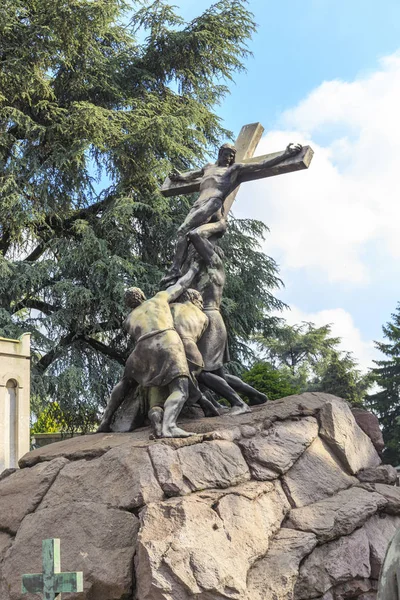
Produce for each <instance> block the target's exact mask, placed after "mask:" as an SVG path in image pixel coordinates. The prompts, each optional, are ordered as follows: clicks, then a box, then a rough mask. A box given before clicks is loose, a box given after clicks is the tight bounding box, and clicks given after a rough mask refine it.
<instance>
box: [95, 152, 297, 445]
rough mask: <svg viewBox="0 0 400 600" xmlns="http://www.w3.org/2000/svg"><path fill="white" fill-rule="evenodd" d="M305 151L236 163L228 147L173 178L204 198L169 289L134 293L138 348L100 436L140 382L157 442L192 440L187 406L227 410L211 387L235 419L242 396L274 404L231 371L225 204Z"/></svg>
mask: <svg viewBox="0 0 400 600" xmlns="http://www.w3.org/2000/svg"><path fill="white" fill-rule="evenodd" d="M302 150H303V149H302V147H301V146H300V145H295V146H294V145H292V144H289V146H288V147H287V148H286V150H285V151H284V152H282V153H279V154H278V155H277V156H274V157H273V158H268V157H267V158H266V159H264V160H261V161H258V162H247V163H245V162H236V161H235V158H236V148H235V147H234V146H232V145H230V144H224V145H223V146H222V147H221V148H220V150H219V154H218V159H217V162H216V163H215V164H208V165H206V166H205V167H203V168H202V169H200V170H199V171H193V172H190V173H186V174H182V173H180V172H179V171H177V170H176V169H174V170H173V171H172V172H171V173H170V175H169V179H170V181H171V182H173V183H175V182H189V181H193V180H197V181H198V182H199V190H200V194H199V196H198V199H197V200H196V201H195V202H194V204H193V206H192V208H191V209H190V211H189V213H188V215H187V217H186V219H185V220H184V222H183V224H182V225H181V226H180V227H179V229H178V232H177V246H176V252H175V257H174V261H173V264H172V266H171V268H170V270H169V271H168V273H167V274H166V276H165V277H164V278H163V280H162V282H161V287H162V288H165V289H162V290H161V291H159V292H158V293H157V294H156V295H155V296H154V297H153V298H150V299H149V300H146V298H145V296H144V294H143V292H142V291H141V290H140V289H139V288H130V289H129V290H127V292H126V295H125V299H126V304H127V306H128V307H129V308H130V309H131V312H130V314H129V316H128V317H127V319H126V320H125V324H124V326H125V329H126V330H127V331H128V333H129V335H130V337H131V338H132V340H133V341H134V342H135V348H134V350H133V352H132V353H131V355H130V356H129V358H128V360H127V362H126V366H125V370H124V374H123V378H122V380H121V381H120V382H119V383H118V384H117V385H116V386H115V388H114V389H113V391H112V394H111V398H110V400H109V403H108V405H107V408H106V410H105V413H104V416H103V419H102V422H101V424H100V427H99V429H98V431H110V428H111V423H112V419H113V416H114V414H115V412H116V410H117V409H118V408H119V406H120V405H121V404H122V402H123V400H124V399H125V398H126V396H127V395H128V393H131V392H132V390H134V389H135V388H136V387H137V386H139V385H140V386H143V387H144V388H147V391H148V393H147V402H148V418H149V420H150V423H151V425H152V429H153V433H154V435H155V436H156V437H187V436H190V435H192V434H191V433H189V432H187V431H184V430H183V429H182V428H180V427H178V425H177V420H178V417H179V414H180V412H181V410H182V408H183V406H184V405H185V403H186V402H189V403H198V404H200V406H201V407H202V409H203V411H204V413H205V415H206V416H212V415H218V414H220V411H221V410H222V407H221V406H220V405H219V404H218V403H217V402H216V401H215V400H213V399H212V396H211V398H210V396H206V395H205V394H204V392H205V391H206V390H207V389H208V390H211V391H213V392H216V393H217V394H218V395H219V396H222V397H223V398H225V399H226V400H227V401H228V402H229V404H230V406H231V409H230V411H229V412H230V414H233V415H237V414H241V413H244V412H248V411H250V410H251V409H250V408H249V406H248V405H247V404H246V403H245V402H244V401H243V400H242V398H241V397H240V396H239V395H238V392H241V393H243V394H245V395H246V396H247V397H248V398H249V399H250V403H251V404H257V403H263V402H266V401H267V397H266V396H265V395H264V394H261V393H260V392H258V391H257V390H255V389H254V388H252V387H251V386H249V385H247V384H245V383H244V382H243V381H242V380H241V379H239V378H238V377H235V376H233V375H229V374H227V373H225V371H224V364H225V363H227V362H228V361H229V350H228V342H227V331H226V327H225V323H224V320H223V318H222V315H221V312H220V306H221V300H222V294H223V288H224V284H225V270H224V256H223V252H222V249H221V248H220V247H219V246H218V239H219V238H220V237H221V236H222V235H223V234H224V233H225V231H226V228H227V220H226V217H227V215H226V214H225V210H224V203H225V201H226V199H227V197H228V196H229V195H230V194H231V193H232V192H234V190H235V189H236V188H237V187H238V186H239V185H240V183H241V182H242V181H246V180H249V179H251V178H256V177H257V176H259V175H258V173H259V172H260V173H264V172H265V171H266V170H268V169H269V168H271V167H275V166H276V165H279V164H281V163H285V161H288V160H289V159H292V158H293V157H295V156H296V155H298V154H299V153H300V152H301V151H302ZM307 166H308V165H307ZM297 168H298V167H297ZM293 170H294V169H293ZM190 246H191V248H190ZM189 248H190V252H188V250H189Z"/></svg>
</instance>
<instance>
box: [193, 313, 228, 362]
mask: <svg viewBox="0 0 400 600" xmlns="http://www.w3.org/2000/svg"><path fill="white" fill-rule="evenodd" d="M203 310H204V312H205V313H206V315H207V317H208V320H209V323H208V327H207V329H206V330H205V332H204V333H203V335H202V336H201V338H200V340H199V342H198V348H199V350H200V352H201V355H202V357H203V361H204V371H216V370H217V369H220V368H221V367H223V366H224V364H225V363H227V362H229V361H230V356H229V348H228V334H227V331H226V327H225V323H224V320H223V318H222V315H221V313H220V311H219V309H218V308H216V307H205V308H204V309H203Z"/></svg>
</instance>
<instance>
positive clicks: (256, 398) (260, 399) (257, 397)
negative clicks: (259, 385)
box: [250, 392, 268, 405]
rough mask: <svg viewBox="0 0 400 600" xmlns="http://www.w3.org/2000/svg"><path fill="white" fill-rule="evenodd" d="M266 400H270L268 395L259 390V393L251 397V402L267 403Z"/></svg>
mask: <svg viewBox="0 0 400 600" xmlns="http://www.w3.org/2000/svg"><path fill="white" fill-rule="evenodd" d="M266 402H268V396H266V395H265V394H263V393H261V392H258V394H254V395H253V396H252V397H251V398H250V404H251V405H253V404H265V403H266Z"/></svg>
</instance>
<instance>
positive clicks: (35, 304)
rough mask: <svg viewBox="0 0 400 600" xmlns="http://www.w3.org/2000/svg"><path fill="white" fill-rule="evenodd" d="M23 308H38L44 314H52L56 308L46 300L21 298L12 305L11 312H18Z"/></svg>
mask: <svg viewBox="0 0 400 600" xmlns="http://www.w3.org/2000/svg"><path fill="white" fill-rule="evenodd" d="M23 308H32V309H34V310H39V311H40V312H42V313H44V314H45V315H52V314H53V313H54V312H55V311H56V310H57V306H54V305H53V304H49V303H48V302H43V301H42V300H37V299H35V298H25V299H24V300H21V301H20V302H18V304H16V305H15V306H13V309H12V314H15V313H17V312H19V311H20V310H22V309H23Z"/></svg>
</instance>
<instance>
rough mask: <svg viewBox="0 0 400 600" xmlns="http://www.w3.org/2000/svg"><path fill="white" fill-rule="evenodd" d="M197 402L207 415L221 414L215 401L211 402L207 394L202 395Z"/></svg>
mask: <svg viewBox="0 0 400 600" xmlns="http://www.w3.org/2000/svg"><path fill="white" fill-rule="evenodd" d="M197 402H198V403H199V404H200V406H201V408H202V409H203V413H204V416H205V417H219V415H220V414H221V413H220V411H219V408H217V407H216V406H215V404H214V402H211V401H210V400H209V399H208V398H207V397H206V396H204V395H202V396H201V398H199V400H198V401H197ZM221 412H222V411H221Z"/></svg>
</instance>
